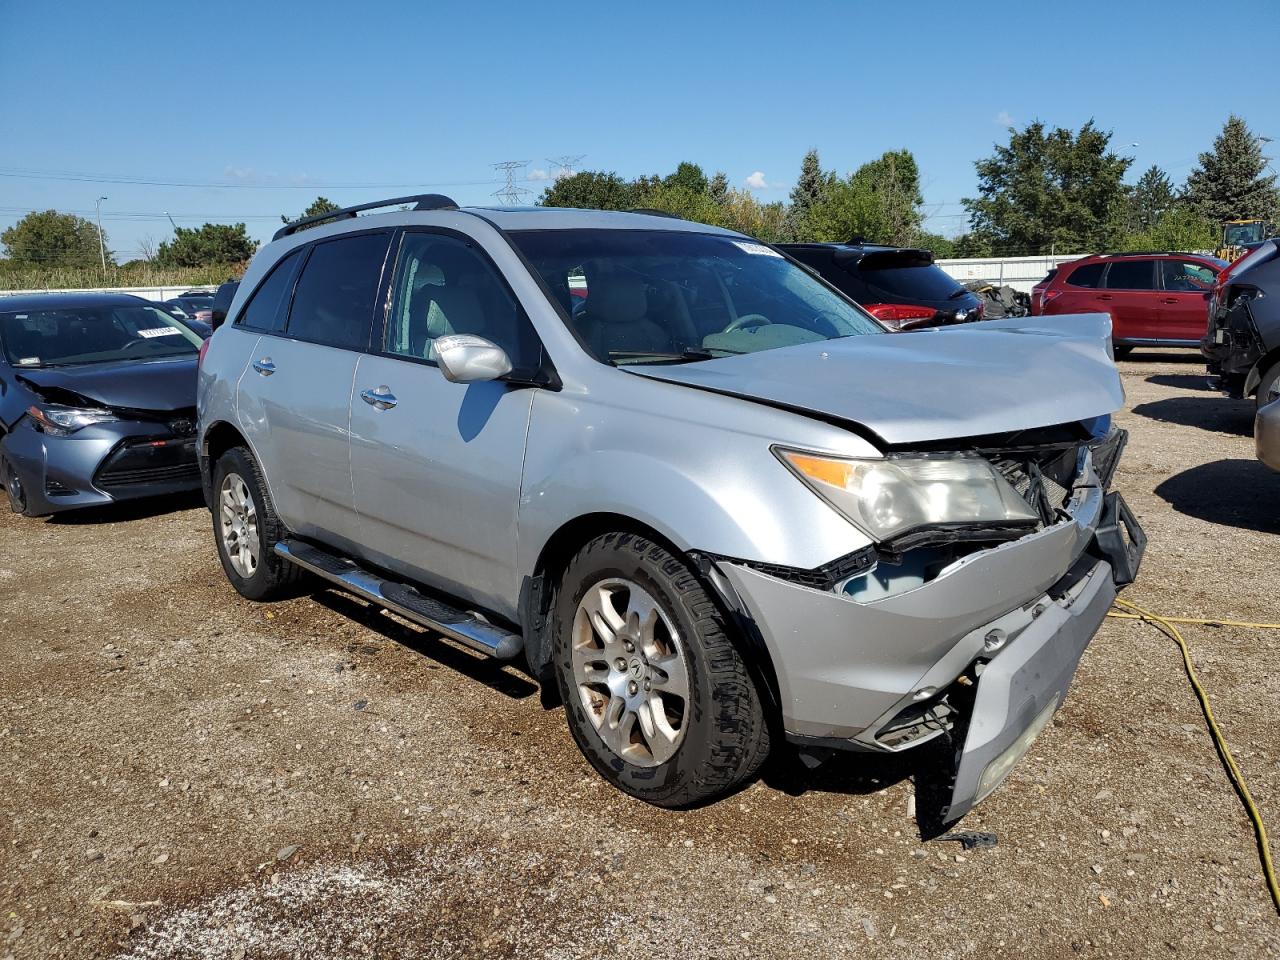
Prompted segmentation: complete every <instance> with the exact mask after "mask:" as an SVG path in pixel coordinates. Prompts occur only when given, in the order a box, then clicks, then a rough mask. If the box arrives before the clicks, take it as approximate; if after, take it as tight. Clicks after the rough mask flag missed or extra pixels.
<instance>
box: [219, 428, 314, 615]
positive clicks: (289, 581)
mask: <svg viewBox="0 0 1280 960" xmlns="http://www.w3.org/2000/svg"><path fill="white" fill-rule="evenodd" d="M285 535H286V531H285V528H284V524H282V523H281V522H280V518H279V517H277V516H276V511H275V507H274V506H273V505H272V503H271V494H270V493H269V492H268V490H267V485H266V483H265V482H264V480H263V478H262V471H261V470H260V469H259V468H258V462H257V461H256V460H255V459H254V458H253V454H252V453H250V452H249V451H248V449H246V448H245V447H233V448H232V449H230V450H228V451H227V452H226V453H224V454H223V455H222V456H221V457H219V458H218V462H217V464H215V466H214V469H213V536H214V539H215V541H216V542H217V544H218V558H219V559H220V560H221V561H222V569H223V572H224V573H226V575H227V579H228V580H230V581H231V585H232V586H233V587H235V588H236V590H237V591H238V592H239V593H240V595H241V596H243V597H247V598H248V599H250V600H279V599H282V598H284V597H288V596H293V595H296V594H297V593H298V592H300V591H299V587H300V586H301V585H302V584H304V583H305V579H306V577H305V574H304V572H303V571H302V570H301V569H300V568H298V567H297V566H295V565H294V564H292V563H290V562H289V561H287V560H285V559H284V558H282V557H281V556H279V555H278V554H277V553H276V552H275V545H276V544H277V543H278V542H280V540H282V539H284V537H285Z"/></svg>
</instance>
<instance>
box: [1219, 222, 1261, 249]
mask: <svg viewBox="0 0 1280 960" xmlns="http://www.w3.org/2000/svg"><path fill="white" fill-rule="evenodd" d="M1264 226H1265V224H1263V223H1262V222H1261V221H1254V222H1252V223H1233V224H1228V225H1227V230H1226V245H1227V246H1229V247H1238V246H1240V245H1241V244H1244V243H1256V242H1257V241H1259V240H1261V239H1262V237H1263V229H1262V228H1263V227H1264Z"/></svg>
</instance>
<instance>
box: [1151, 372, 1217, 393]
mask: <svg viewBox="0 0 1280 960" xmlns="http://www.w3.org/2000/svg"><path fill="white" fill-rule="evenodd" d="M1147 383H1154V384H1155V385H1156V386H1160V387H1175V388H1177V389H1178V390H1199V391H1201V392H1204V393H1215V394H1218V395H1219V396H1221V394H1219V393H1218V391H1217V390H1216V389H1215V388H1213V387H1211V386H1209V376H1208V374H1205V373H1155V374H1152V375H1151V376H1149V377H1147Z"/></svg>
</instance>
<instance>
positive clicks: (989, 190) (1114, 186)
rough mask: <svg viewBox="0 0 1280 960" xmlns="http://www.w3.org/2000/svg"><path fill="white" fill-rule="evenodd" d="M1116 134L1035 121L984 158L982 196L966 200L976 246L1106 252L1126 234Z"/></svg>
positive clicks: (1123, 163)
mask: <svg viewBox="0 0 1280 960" xmlns="http://www.w3.org/2000/svg"><path fill="white" fill-rule="evenodd" d="M1110 143H1111V133H1110V131H1104V130H1099V129H1098V128H1097V127H1095V126H1094V125H1093V121H1092V120H1090V121H1089V122H1088V123H1086V124H1085V125H1084V126H1083V127H1081V128H1080V130H1079V132H1078V133H1072V132H1071V131H1070V130H1065V129H1063V128H1061V127H1059V128H1057V129H1054V130H1046V129H1045V125H1044V124H1043V123H1042V122H1040V121H1036V122H1035V123H1032V124H1029V125H1028V126H1027V127H1026V128H1025V129H1024V130H1021V131H1018V130H1010V132H1009V143H1008V145H1007V146H1002V145H997V146H996V149H995V154H994V155H992V156H990V157H987V158H986V159H983V160H979V161H977V162H976V164H975V166H976V167H977V171H978V194H979V195H978V196H977V197H971V198H966V199H965V200H964V205H965V208H966V209H967V210H968V212H969V224H970V228H971V232H972V233H973V234H975V238H974V239H975V242H977V243H980V244H983V245H986V246H987V247H989V248H990V249H992V250H993V251H994V252H996V253H999V254H1003V255H1017V254H1028V253H1048V252H1049V251H1050V250H1051V249H1056V250H1057V251H1059V252H1080V251H1088V250H1106V249H1108V248H1110V247H1112V246H1113V245H1114V243H1115V241H1116V239H1117V238H1118V237H1119V235H1120V234H1121V232H1122V230H1121V228H1122V220H1123V217H1124V212H1125V204H1126V191H1125V187H1124V183H1123V179H1124V175H1125V171H1126V170H1128V169H1129V164H1131V163H1132V162H1133V161H1132V160H1131V159H1130V158H1128V157H1121V156H1119V155H1117V154H1115V153H1113V152H1112V151H1110V150H1109V149H1108V147H1109V145H1110Z"/></svg>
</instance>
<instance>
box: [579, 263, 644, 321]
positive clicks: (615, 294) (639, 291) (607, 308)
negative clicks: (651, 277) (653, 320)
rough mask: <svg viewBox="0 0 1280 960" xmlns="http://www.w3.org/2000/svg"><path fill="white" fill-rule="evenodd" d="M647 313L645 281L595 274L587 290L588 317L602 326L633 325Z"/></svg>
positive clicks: (627, 274) (635, 277)
mask: <svg viewBox="0 0 1280 960" xmlns="http://www.w3.org/2000/svg"><path fill="white" fill-rule="evenodd" d="M648 312H649V298H648V296H647V294H646V292H645V284H644V281H643V280H641V279H640V278H639V277H637V276H634V275H632V274H629V273H597V274H596V275H595V276H594V277H592V278H591V281H590V284H589V286H588V287H587V313H588V314H589V315H590V316H591V318H592V319H593V320H596V321H598V322H601V323H635V322H636V321H637V320H641V319H643V318H644V315H645V314H646V313H648Z"/></svg>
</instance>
